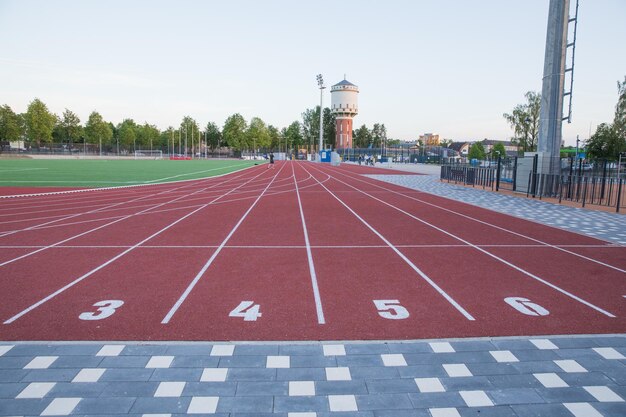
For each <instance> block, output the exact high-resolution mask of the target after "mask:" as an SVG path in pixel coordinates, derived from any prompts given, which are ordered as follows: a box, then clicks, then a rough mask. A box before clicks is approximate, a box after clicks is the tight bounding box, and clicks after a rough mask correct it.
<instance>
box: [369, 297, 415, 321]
mask: <svg viewBox="0 0 626 417" xmlns="http://www.w3.org/2000/svg"><path fill="white" fill-rule="evenodd" d="M373 301H374V305H376V308H377V309H378V315H379V316H380V317H382V318H385V319H389V320H402V319H406V318H408V317H409V312H408V310H407V309H406V308H404V307H402V306H401V305H400V301H398V300H373Z"/></svg>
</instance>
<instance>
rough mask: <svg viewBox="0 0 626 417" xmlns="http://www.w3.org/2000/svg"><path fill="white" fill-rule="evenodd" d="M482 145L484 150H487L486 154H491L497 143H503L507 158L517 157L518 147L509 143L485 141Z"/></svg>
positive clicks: (504, 141)
mask: <svg viewBox="0 0 626 417" xmlns="http://www.w3.org/2000/svg"><path fill="white" fill-rule="evenodd" d="M480 143H482V145H483V148H485V153H489V152H491V150H492V149H493V147H494V146H495V145H496V144H497V143H501V144H502V145H503V146H504V150H505V151H506V156H517V145H515V144H513V143H511V142H509V141H506V140H491V139H483V140H482V141H481V142H480Z"/></svg>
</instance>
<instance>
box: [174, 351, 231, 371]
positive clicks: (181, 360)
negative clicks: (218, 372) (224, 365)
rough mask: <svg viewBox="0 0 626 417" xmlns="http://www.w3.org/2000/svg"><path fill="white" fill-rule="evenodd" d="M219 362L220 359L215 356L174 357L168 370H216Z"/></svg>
mask: <svg viewBox="0 0 626 417" xmlns="http://www.w3.org/2000/svg"><path fill="white" fill-rule="evenodd" d="M207 355H208V354H207ZM219 362H220V358H219V357H217V356H202V355H186V356H174V360H173V361H172V364H171V365H170V368H217V366H218V364H219Z"/></svg>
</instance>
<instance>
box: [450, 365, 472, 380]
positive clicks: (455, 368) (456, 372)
mask: <svg viewBox="0 0 626 417" xmlns="http://www.w3.org/2000/svg"><path fill="white" fill-rule="evenodd" d="M443 369H445V370H446V372H447V373H448V376H450V377H462V376H473V375H472V373H471V372H470V370H469V369H468V368H467V366H465V364H463V363H445V364H443Z"/></svg>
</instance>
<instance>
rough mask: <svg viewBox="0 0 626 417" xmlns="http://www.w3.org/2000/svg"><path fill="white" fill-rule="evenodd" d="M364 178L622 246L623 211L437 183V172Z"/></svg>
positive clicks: (625, 227)
mask: <svg viewBox="0 0 626 417" xmlns="http://www.w3.org/2000/svg"><path fill="white" fill-rule="evenodd" d="M368 177H370V178H375V179H377V180H380V181H384V182H388V183H391V184H396V185H401V186H403V187H407V188H411V189H413V190H418V191H423V192H426V193H430V194H435V195H438V196H441V197H446V198H449V199H452V200H456V201H461V202H464V203H468V204H472V205H474V206H478V207H482V208H486V209H489V210H493V211H497V212H500V213H504V214H508V215H510V216H515V217H519V218H522V219H526V220H531V221H534V222H539V223H542V224H546V225H548V226H553V227H558V228H560V229H563V230H567V231H570V232H576V233H580V234H583V235H587V236H590V237H594V238H596V239H602V240H605V241H607V242H612V243H616V244H620V245H626V216H624V215H623V214H617V213H607V212H601V211H593V210H585V209H580V208H576V207H568V206H562V205H558V204H553V203H547V202H545V201H540V200H537V199H530V198H518V197H514V196H510V195H504V194H498V193H495V192H491V191H484V190H482V189H480V188H468V187H463V186H459V185H455V184H449V183H445V182H441V181H439V176H438V175H368Z"/></svg>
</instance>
